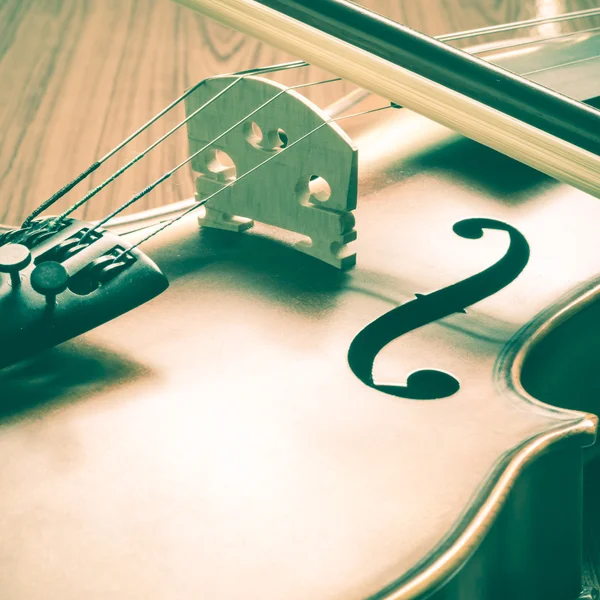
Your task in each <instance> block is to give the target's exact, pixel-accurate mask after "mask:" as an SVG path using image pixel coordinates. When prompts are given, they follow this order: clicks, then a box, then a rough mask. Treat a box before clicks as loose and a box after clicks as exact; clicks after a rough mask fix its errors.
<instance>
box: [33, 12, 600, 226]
mask: <svg viewBox="0 0 600 600" xmlns="http://www.w3.org/2000/svg"><path fill="white" fill-rule="evenodd" d="M594 15H600V8H597V9H587V10H581V11H576V12H572V13H566V14H564V15H557V16H554V17H547V18H537V19H529V20H527V21H520V22H517V23H511V24H506V25H497V26H492V27H486V28H481V29H474V30H470V31H463V32H459V33H454V34H446V35H442V36H437V38H436V39H438V40H439V41H443V42H448V41H453V40H460V39H466V38H470V37H476V36H481V35H489V34H492V33H499V32H505V31H513V30H517V29H523V28H528V27H534V26H536V25H542V24H547V23H555V22H560V21H567V20H572V19H580V18H585V17H590V16H594ZM598 30H600V28H592V29H587V30H583V31H577V32H572V33H568V34H564V35H560V36H554V37H547V38H537V39H534V40H526V41H523V42H518V43H514V44H509V45H505V46H500V47H499V48H488V49H486V50H482V51H479V52H476V53H474V54H480V53H481V52H490V51H494V50H495V49H500V48H513V47H517V46H524V45H528V44H534V43H539V42H542V41H546V40H550V39H560V38H565V37H570V36H574V35H578V34H581V33H590V32H594V31H598ZM586 60H587V59H586ZM566 64H571V63H566ZM306 66H308V63H306V62H304V61H294V62H290V63H283V64H280V65H273V66H270V67H264V68H255V69H248V70H246V71H240V72H237V73H234V74H233V75H235V76H237V77H236V79H235V80H234V81H233V82H232V83H230V84H229V85H228V86H226V88H225V89H223V90H221V91H220V92H219V93H217V94H216V95H215V96H214V97H213V98H211V99H210V100H209V101H208V102H206V103H205V104H204V105H203V106H202V107H200V108H199V109H197V110H196V111H194V112H193V113H192V114H190V115H189V116H188V117H186V119H184V120H183V121H181V122H180V123H178V124H177V125H176V126H175V127H173V128H172V129H171V130H170V131H169V132H167V133H166V134H165V135H163V136H162V137H160V138H159V139H158V140H156V141H155V142H154V143H152V144H151V145H150V146H148V147H147V148H146V149H145V150H143V151H142V152H140V153H139V154H138V155H137V156H136V157H135V158H133V159H132V160H130V161H129V162H128V163H127V164H126V165H124V166H123V167H121V168H120V169H118V170H117V171H116V172H115V173H114V174H113V175H111V176H110V177H109V178H108V179H106V180H105V181H104V182H102V183H101V184H100V185H98V186H97V187H96V188H94V189H93V190H91V191H90V192H88V194H86V196H85V197H84V198H82V199H81V200H79V201H78V202H77V203H75V204H74V205H72V206H71V207H70V208H69V209H68V210H67V211H65V212H64V213H63V214H62V215H60V217H59V218H58V219H59V221H60V220H61V219H63V218H64V217H66V216H67V215H68V214H70V213H71V212H73V211H74V210H76V209H77V208H79V207H80V206H82V205H83V204H85V203H86V202H87V201H89V200H90V199H91V198H92V197H94V196H95V195H96V194H97V193H99V192H100V191H101V190H102V189H104V188H105V187H106V186H107V185H108V184H110V183H112V182H114V181H115V180H116V179H117V178H118V177H120V176H121V175H122V174H123V173H125V171H127V170H128V169H129V168H130V167H132V166H133V165H135V164H136V163H137V162H138V161H140V160H141V159H142V158H144V157H145V156H146V155H147V154H148V153H149V152H151V151H152V150H153V149H154V148H156V147H157V146H158V145H160V144H161V143H162V142H163V141H164V140H166V139H167V138H168V137H169V136H171V135H172V134H173V133H175V132H176V131H178V130H179V129H180V128H181V127H182V126H183V125H185V124H186V123H188V122H189V121H190V120H191V119H192V118H193V117H195V116H197V115H198V114H199V113H200V112H201V111H202V110H204V109H205V108H207V107H208V106H209V105H210V104H212V102H214V101H215V100H216V99H217V98H219V97H220V96H222V95H223V94H225V93H226V92H227V91H229V90H230V89H231V88H233V87H234V86H235V85H237V83H239V82H240V81H241V80H242V79H244V78H245V77H248V76H250V75H256V74H266V73H274V72H279V71H285V70H289V69H297V68H302V67H306ZM561 66H562V65H561ZM535 72H538V71H535ZM528 74H530V73H527V74H525V75H528ZM218 77H220V76H217V77H210V78H208V79H205V80H203V81H201V82H199V83H197V84H196V85H194V86H192V87H191V88H190V89H188V90H187V91H186V92H185V93H184V94H182V95H181V96H180V97H179V98H177V99H175V100H174V101H173V102H171V104H169V105H168V106H167V107H166V108H164V109H163V110H161V111H160V112H159V113H158V114H157V115H155V116H154V117H153V118H152V119H150V120H149V121H147V122H146V123H145V124H144V125H142V126H141V127H140V128H139V129H138V130H137V131H135V132H134V133H132V134H131V135H130V136H129V137H128V138H126V139H125V140H123V141H122V142H120V143H119V144H118V145H117V146H115V147H114V148H113V149H112V150H110V151H109V152H108V153H107V154H106V155H104V156H103V157H102V158H100V159H99V160H98V161H96V162H95V163H93V164H92V165H91V166H90V167H88V168H87V169H86V170H85V171H83V172H82V173H81V174H80V175H79V176H78V177H76V178H75V179H74V180H72V181H71V182H70V183H68V184H67V185H65V186H64V187H63V188H61V189H60V190H58V191H57V192H56V193H55V194H54V195H52V196H51V197H50V198H49V199H48V200H46V201H45V202H43V203H42V204H41V205H40V206H38V207H37V208H36V209H35V210H34V211H33V212H32V213H31V214H30V215H29V216H28V217H27V218H26V219H25V221H24V222H23V225H22V227H23V228H26V227H29V226H30V225H31V223H32V221H33V219H35V218H36V217H37V216H39V215H40V214H41V213H42V212H43V211H45V210H46V209H47V208H49V207H50V206H52V205H53V204H54V203H56V202H57V201H58V200H59V199H60V198H62V197H63V196H64V195H65V194H67V193H68V192H69V191H70V190H72V189H73V188H74V187H75V186H76V185H77V184H79V183H80V182H81V181H83V180H84V179H86V178H87V177H88V176H89V175H91V174H92V173H93V172H94V171H96V169H98V168H99V167H100V166H101V165H102V164H104V163H105V162H106V161H107V160H108V159H109V158H111V157H112V156H113V155H114V154H116V153H117V152H118V151H119V150H121V149H122V148H123V147H124V146H126V145H127V144H129V142H131V141H132V140H133V139H135V138H136V137H137V136H138V135H140V134H141V133H142V132H144V131H145V130H146V129H148V128H149V127H150V126H151V125H153V124H154V123H155V122H156V121H158V120H159V119H160V118H162V117H163V116H164V115H165V114H167V113H168V112H169V111H170V110H172V109H173V108H174V107H175V106H176V105H178V104H179V103H180V102H182V101H183V100H184V99H185V98H187V97H188V96H189V95H190V94H191V93H193V92H194V91H195V90H197V89H198V88H199V87H200V86H201V85H203V84H204V83H206V82H207V81H210V80H212V79H216V78H218ZM315 85H317V84H315ZM290 89H294V88H290ZM246 118H247V117H246ZM178 168H179V167H178ZM169 176H170V175H167V177H169ZM167 177H165V178H167ZM148 191H150V190H148ZM146 193H147V192H146ZM144 195H145V194H144ZM128 205H129V204H128ZM119 212H120V211H119ZM108 218H111V217H110V216H109V217H108ZM108 218H107V219H104V220H103V221H102V223H104V222H106V221H107V220H108Z"/></svg>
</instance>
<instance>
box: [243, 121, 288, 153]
mask: <svg viewBox="0 0 600 600" xmlns="http://www.w3.org/2000/svg"><path fill="white" fill-rule="evenodd" d="M243 133H244V137H245V138H246V141H247V142H248V143H249V144H250V145H251V146H253V147H254V148H256V149H257V150H263V151H265V152H273V151H276V150H283V149H284V148H286V147H287V146H288V144H289V141H290V140H289V136H288V134H287V133H286V132H285V131H284V130H283V129H282V128H281V127H279V128H277V129H271V130H269V131H267V133H266V134H265V133H264V132H263V130H262V129H261V127H260V125H259V124H258V123H257V122H256V121H247V122H246V123H244V125H243Z"/></svg>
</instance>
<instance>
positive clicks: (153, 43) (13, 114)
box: [0, 0, 598, 224]
mask: <svg viewBox="0 0 600 600" xmlns="http://www.w3.org/2000/svg"><path fill="white" fill-rule="evenodd" d="M362 3H363V4H364V5H365V6H367V7H369V8H371V9H374V10H377V11H378V12H380V13H382V14H385V15H386V16H389V17H392V18H394V19H396V20H398V21H400V22H402V23H405V24H408V25H409V26H411V27H413V28H415V29H419V30H421V31H424V32H425V33H428V34H430V35H438V34H442V33H447V32H452V31H457V30H464V29H471V28H476V27H484V26H486V25H491V24H497V23H504V22H509V21H515V20H520V19H526V18H532V17H536V16H553V15H556V14H561V13H563V12H567V11H570V10H577V9H580V8H589V7H594V6H597V5H598V2H597V1H596V0H570V1H568V0H363V2H362ZM544 27H546V30H545V34H546V35H552V34H557V33H560V31H561V30H562V29H561V27H562V26H558V25H550V26H544ZM537 33H538V34H539V31H538V32H537ZM293 58H294V57H291V56H289V55H286V54H285V53H283V52H280V51H278V50H275V49H273V48H271V47H269V46H268V45H265V44H263V43H260V42H257V41H255V40H252V39H248V38H246V37H244V36H242V35H240V34H238V33H237V32H234V31H231V30H228V29H226V28H224V27H222V26H220V25H217V24H215V23H212V22H210V21H209V20H207V19H204V18H202V17H200V16H198V15H195V14H193V13H191V12H190V11H187V10H186V9H183V8H180V7H178V6H175V5H174V4H171V3H170V2H169V1H168V0H0V81H1V82H2V85H1V86H0V222H4V223H10V224H17V223H19V222H20V221H22V219H23V218H24V217H25V216H26V215H27V214H28V213H29V211H31V210H32V209H33V208H35V207H36V206H37V205H38V204H40V203H41V202H42V201H43V200H45V199H46V198H47V197H48V196H49V195H51V194H52V193H53V192H54V191H55V190H56V189H57V188H59V187H61V186H62V185H64V184H65V183H66V182H67V181H69V180H70V179H71V178H73V177H74V176H76V175H77V174H79V173H80V172H81V171H82V170H83V169H85V168H86V167H87V166H88V165H89V164H91V163H92V162H93V161H94V160H96V159H98V158H99V157H101V156H103V155H104V154H105V153H106V152H107V151H108V150H110V149H111V148H112V147H113V146H115V145H116V144H117V143H118V142H119V141H120V140H122V139H123V138H125V137H126V136H127V135H129V134H130V133H131V132H132V131H134V130H135V129H137V127H139V126H140V125H141V124H142V123H144V122H145V121H146V120H148V119H149V118H150V117H152V116H153V115H154V114H155V113H156V112H158V111H159V110H160V109H161V108H163V107H164V106H165V105H167V104H168V103H169V102H170V101H171V100H172V99H174V98H175V97H177V96H178V95H179V94H180V93H181V92H182V91H183V90H184V89H185V88H186V87H187V86H189V85H191V84H193V83H195V82H197V81H199V80H200V79H202V78H205V77H207V76H210V75H215V74H220V73H226V72H232V71H236V70H240V69H247V68H251V67H255V66H263V65H268V64H272V63H279V62H284V61H287V60H290V59H293ZM324 76H325V74H324V73H323V72H322V71H319V70H317V69H313V68H309V69H302V70H299V71H294V72H290V73H287V74H285V75H282V76H280V78H279V79H280V80H281V81H283V82H285V83H290V84H293V83H298V82H301V81H309V80H315V81H316V80H318V79H320V78H322V77H324ZM345 89H350V88H349V87H347V86H344V85H341V86H339V85H338V86H322V87H317V88H313V89H311V91H310V97H311V99H313V100H315V101H316V102H317V103H319V104H320V105H323V106H325V105H327V104H328V103H330V102H332V101H334V100H336V99H337V98H338V97H339V96H340V94H342V93H343V92H344V90H345ZM307 95H309V94H307ZM181 115H182V110H176V111H173V112H172V113H171V114H170V115H169V116H167V117H165V119H164V120H163V121H161V122H160V123H159V124H157V125H156V126H153V127H152V128H151V129H150V130H148V131H147V132H145V133H144V134H143V135H141V136H140V137H139V138H138V139H137V140H135V142H133V143H132V144H131V145H130V146H128V147H127V148H126V149H125V150H123V151H122V152H121V153H119V154H118V155H117V156H116V157H115V158H114V159H111V160H110V161H108V163H107V164H106V165H105V166H104V167H103V168H102V169H100V170H99V171H98V172H96V173H95V174H94V175H93V176H92V177H91V178H89V179H88V180H87V181H86V182H85V183H83V184H81V185H80V186H79V187H78V188H76V189H75V190H73V192H71V193H70V194H69V195H68V196H67V197H66V198H64V199H63V201H61V202H60V203H59V204H58V205H57V206H56V207H55V209H53V210H52V213H54V214H55V213H56V212H58V211H59V210H62V209H64V208H66V207H67V206H69V205H70V204H71V203H73V202H74V201H76V200H78V199H79V198H80V197H81V196H82V195H83V194H85V192H86V191H88V190H89V189H90V188H91V187H92V186H95V185H97V184H98V183H100V181H102V180H103V179H104V178H105V177H107V176H108V175H109V174H110V173H111V172H112V171H114V170H115V168H117V167H118V166H119V165H121V164H123V162H124V161H126V160H127V159H130V158H132V157H133V156H135V154H137V152H139V151H140V150H141V149H143V148H144V147H145V146H146V145H148V144H149V143H150V142H151V141H153V140H154V139H156V137H158V136H159V135H160V134H161V133H163V132H164V131H166V130H167V129H168V128H170V127H171V126H173V125H174V124H175V123H176V122H177V120H178V119H180V118H181ZM187 150H188V148H187V143H186V138H185V133H184V132H183V131H181V132H180V133H179V134H177V135H175V136H173V137H172V138H171V139H170V140H169V141H168V142H167V143H165V144H163V145H162V146H161V147H159V148H157V149H156V150H155V151H154V152H153V153H152V154H151V155H150V156H149V157H147V158H146V159H145V160H143V161H141V162H140V163H139V164H138V165H136V167H135V168H133V169H132V170H131V171H130V172H129V173H127V174H126V175H125V176H123V177H122V178H121V179H119V180H118V182H116V183H115V184H112V185H110V186H108V187H107V188H106V190H104V191H103V192H102V193H101V194H99V195H98V196H97V197H96V198H94V200H92V202H91V203H89V204H88V205H87V206H86V207H85V208H84V209H82V210H81V211H80V212H79V213H78V216H80V217H83V218H88V219H95V218H99V217H101V216H102V215H104V214H106V213H107V212H108V211H109V210H111V209H113V208H115V207H117V206H119V205H120V204H121V203H123V202H124V201H126V200H127V199H128V198H129V197H130V196H131V195H133V194H134V193H135V192H137V191H139V190H140V189H142V188H143V187H145V186H146V185H147V184H148V183H150V182H151V181H153V180H154V179H156V178H157V177H158V176H159V175H161V174H162V173H163V172H164V171H165V170H167V169H168V168H170V167H172V166H174V165H175V164H177V162H178V161H180V160H182V159H183V158H185V156H186V154H187ZM192 193H193V184H192V178H191V172H190V171H189V170H187V169H183V170H182V171H181V172H180V173H178V175H177V176H176V177H173V178H171V179H170V180H169V181H168V182H166V183H165V184H164V185H162V186H161V187H159V188H157V189H156V190H155V191H153V192H152V193H151V194H150V195H149V196H147V197H146V198H145V199H144V201H143V204H140V205H139V206H136V207H134V208H133V209H132V210H139V209H142V208H147V207H151V206H158V205H163V204H166V203H169V202H173V201H177V200H182V199H185V198H188V197H190V196H191V195H192Z"/></svg>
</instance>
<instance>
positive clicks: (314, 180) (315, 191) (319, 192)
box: [296, 175, 331, 206]
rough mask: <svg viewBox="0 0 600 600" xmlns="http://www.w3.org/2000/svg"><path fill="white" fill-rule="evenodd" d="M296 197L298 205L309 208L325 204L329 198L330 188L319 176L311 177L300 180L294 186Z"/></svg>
mask: <svg viewBox="0 0 600 600" xmlns="http://www.w3.org/2000/svg"><path fill="white" fill-rule="evenodd" d="M296 197H297V199H298V202H300V204H304V205H306V206H309V205H311V204H318V203H323V202H327V201H328V200H329V199H330V198H331V186H330V185H329V182H328V181H327V180H326V179H325V178H324V177H321V176H320V175H311V176H310V177H309V178H308V179H305V178H302V179H301V180H300V181H299V182H298V185H296Z"/></svg>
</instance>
